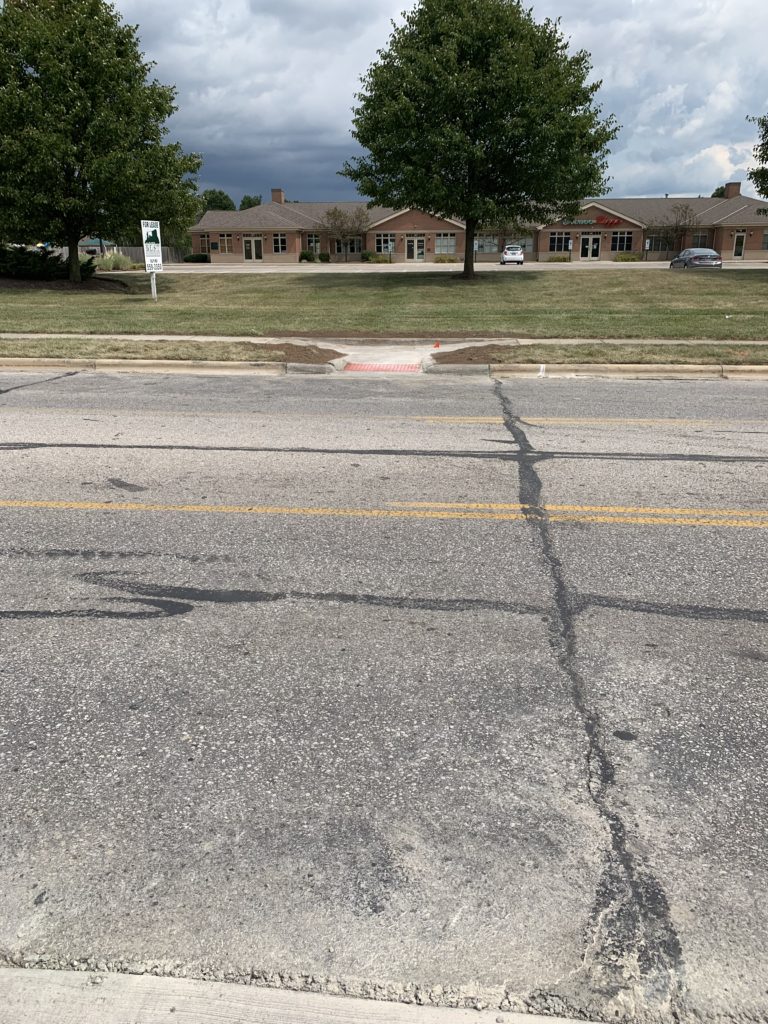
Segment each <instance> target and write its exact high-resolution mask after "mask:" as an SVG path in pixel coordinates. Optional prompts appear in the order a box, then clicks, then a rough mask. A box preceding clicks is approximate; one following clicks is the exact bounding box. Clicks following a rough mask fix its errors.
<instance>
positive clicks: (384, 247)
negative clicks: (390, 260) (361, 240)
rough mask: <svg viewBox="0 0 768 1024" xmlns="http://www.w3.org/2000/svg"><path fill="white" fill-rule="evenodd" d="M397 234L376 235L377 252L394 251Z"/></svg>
mask: <svg viewBox="0 0 768 1024" xmlns="http://www.w3.org/2000/svg"><path fill="white" fill-rule="evenodd" d="M394 251H395V236H394V235H388V234H381V235H376V252H394Z"/></svg>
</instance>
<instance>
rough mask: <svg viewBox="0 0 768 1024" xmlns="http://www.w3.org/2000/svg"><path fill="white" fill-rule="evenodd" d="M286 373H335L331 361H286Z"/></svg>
mask: <svg viewBox="0 0 768 1024" xmlns="http://www.w3.org/2000/svg"><path fill="white" fill-rule="evenodd" d="M285 372H286V373H335V372H336V368H335V367H334V366H332V365H331V363H286V364H285Z"/></svg>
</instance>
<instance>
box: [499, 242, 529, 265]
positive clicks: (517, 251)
mask: <svg viewBox="0 0 768 1024" xmlns="http://www.w3.org/2000/svg"><path fill="white" fill-rule="evenodd" d="M524 259H525V253H524V252H523V247H522V245H505V246H504V250H503V252H502V254H501V259H500V260H499V263H501V265H502V266H504V264H505V263H517V265H518V266H520V267H522V265H523V260H524Z"/></svg>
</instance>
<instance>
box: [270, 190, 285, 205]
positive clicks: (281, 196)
mask: <svg viewBox="0 0 768 1024" xmlns="http://www.w3.org/2000/svg"><path fill="white" fill-rule="evenodd" d="M272 202H273V203H280V204H281V205H282V204H284V203H285V192H283V190H282V189H281V188H273V189H272Z"/></svg>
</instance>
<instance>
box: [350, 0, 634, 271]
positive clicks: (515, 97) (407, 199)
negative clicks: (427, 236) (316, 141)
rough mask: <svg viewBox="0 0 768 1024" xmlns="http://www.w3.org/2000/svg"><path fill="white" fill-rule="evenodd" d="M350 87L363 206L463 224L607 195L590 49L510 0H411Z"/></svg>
mask: <svg viewBox="0 0 768 1024" xmlns="http://www.w3.org/2000/svg"><path fill="white" fill-rule="evenodd" d="M404 17H405V22H404V24H403V25H402V26H401V27H396V28H395V29H394V31H393V33H392V36H391V37H390V40H389V45H388V48H387V49H385V50H381V51H379V56H378V59H377V60H376V61H375V62H374V63H373V64H372V65H371V67H370V68H369V69H368V72H367V74H366V75H365V76H364V77H363V79H362V86H363V89H362V91H361V92H360V93H358V94H357V100H358V101H359V105H358V106H356V107H355V108H354V116H353V125H354V128H353V132H352V134H353V136H354V137H355V138H356V139H357V141H358V142H359V143H360V144H361V145H362V146H363V147H364V149H366V150H367V151H368V152H367V155H364V156H361V157H356V158H354V159H352V160H351V161H348V162H347V163H345V165H344V169H343V170H342V172H341V173H342V174H344V175H346V176H347V177H349V178H351V179H352V180H353V181H354V182H356V183H357V185H358V188H359V190H360V192H361V193H362V194H363V195H366V196H368V197H370V199H371V200H372V203H374V202H375V203H380V204H382V205H384V206H392V207H396V208H402V207H411V206H412V207H416V208H418V209H421V210H425V211H427V212H430V213H433V214H436V215H438V216H441V217H453V218H459V219H461V220H463V221H464V222H465V224H466V244H465V258H464V276H465V277H468V278H471V277H473V276H474V259H473V249H474V237H475V232H476V229H477V226H478V225H479V224H494V223H498V222H499V221H506V220H515V221H524V222H529V223H530V222H541V221H544V222H546V223H549V222H550V221H552V220H553V219H555V218H556V217H557V216H565V215H569V214H570V215H572V216H575V215H576V213H577V211H578V207H579V202H580V200H582V199H583V198H584V196H587V195H599V194H600V193H601V192H602V191H604V190H605V187H606V183H605V179H604V173H605V169H606V163H605V158H606V155H607V148H606V147H607V145H608V143H609V142H610V141H611V140H612V139H613V138H614V137H615V136H616V134H617V132H618V125H617V124H616V123H615V121H614V119H613V117H609V118H608V119H607V120H600V108H599V107H596V106H595V105H594V103H593V101H594V97H595V94H596V92H597V91H598V88H599V85H600V83H599V82H595V83H592V84H589V83H588V81H587V79H588V77H589V74H590V72H591V66H590V62H589V55H588V54H587V53H586V52H585V51H583V50H580V51H578V52H577V53H575V54H573V55H569V54H568V50H567V43H566V41H565V40H564V39H563V37H562V35H561V34H560V30H559V24H558V23H557V22H552V21H549V20H547V21H544V22H543V23H542V24H537V23H536V22H535V21H534V20H533V17H532V14H531V12H530V11H527V10H525V9H524V8H523V7H522V6H521V3H520V2H519V0H419V3H418V4H417V5H416V7H415V8H414V9H413V10H412V11H410V12H409V13H407V14H406V15H405V16H404Z"/></svg>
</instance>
